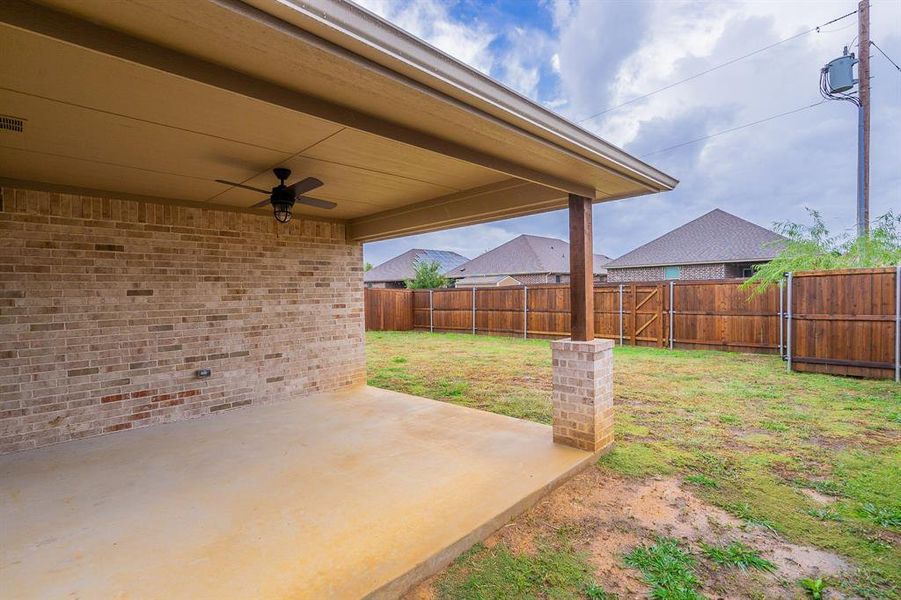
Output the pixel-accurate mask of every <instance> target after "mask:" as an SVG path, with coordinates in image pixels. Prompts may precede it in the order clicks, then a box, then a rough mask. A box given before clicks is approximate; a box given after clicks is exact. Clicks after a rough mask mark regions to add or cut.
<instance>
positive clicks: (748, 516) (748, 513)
mask: <svg viewBox="0 0 901 600" xmlns="http://www.w3.org/2000/svg"><path fill="white" fill-rule="evenodd" d="M723 508H725V509H726V510H727V511H728V512H730V513H732V514H733V515H735V516H736V517H738V518H739V519H741V520H742V521H744V522H745V523H747V524H748V525H755V526H757V527H763V528H764V529H769V530H770V531H773V532H775V531H776V527H775V526H774V525H773V522H772V521H770V520H768V519H764V518H762V517H758V516H757V515H755V514H754V511H753V509H751V505H750V504H748V503H747V502H743V503H734V504H727V505H725V506H724V507H723Z"/></svg>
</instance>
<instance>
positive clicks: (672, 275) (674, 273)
mask: <svg viewBox="0 0 901 600" xmlns="http://www.w3.org/2000/svg"><path fill="white" fill-rule="evenodd" d="M681 275H682V267H663V278H664V279H679V277H680V276H681Z"/></svg>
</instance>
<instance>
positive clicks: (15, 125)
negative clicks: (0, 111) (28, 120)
mask: <svg viewBox="0 0 901 600" xmlns="http://www.w3.org/2000/svg"><path fill="white" fill-rule="evenodd" d="M0 129H5V130H6V131H16V132H18V133H22V132H23V131H24V130H25V120H24V119H19V118H18V117H10V116H9V115H0Z"/></svg>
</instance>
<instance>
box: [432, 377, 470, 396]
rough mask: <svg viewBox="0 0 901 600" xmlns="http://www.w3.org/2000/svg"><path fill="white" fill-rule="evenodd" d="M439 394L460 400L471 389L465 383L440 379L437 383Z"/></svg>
mask: <svg viewBox="0 0 901 600" xmlns="http://www.w3.org/2000/svg"><path fill="white" fill-rule="evenodd" d="M437 386H438V393H439V394H440V395H442V396H445V397H448V398H459V397H461V396H463V394H465V393H466V390H467V389H469V384H468V383H466V382H465V381H449V380H447V379H440V380H438V382H437Z"/></svg>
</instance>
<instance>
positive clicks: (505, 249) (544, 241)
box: [447, 235, 610, 278]
mask: <svg viewBox="0 0 901 600" xmlns="http://www.w3.org/2000/svg"><path fill="white" fill-rule="evenodd" d="M609 260H610V259H609V258H608V257H606V256H604V255H603V254H595V255H594V272H595V273H599V274H603V273H606V272H607V271H606V270H605V269H604V268H603V267H604V265H606V263H607V262H608V261H609ZM525 273H569V244H568V243H566V242H564V241H563V240H558V239H556V238H548V237H541V236H537V235H521V236H519V237H515V238H513V239H512V240H510V241H509V242H507V243H505V244H501V245H500V246H498V247H497V248H495V249H494V250H489V251H488V252H486V253H485V254H483V255H481V256H479V257H476V258H474V259H472V260H471V261H469V262H468V263H465V264H462V265H460V266H459V267H457V268H456V269H454V270H452V271H449V272H448V273H447V276H448V277H451V278H459V277H472V276H476V275H478V276H482V275H521V274H525Z"/></svg>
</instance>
